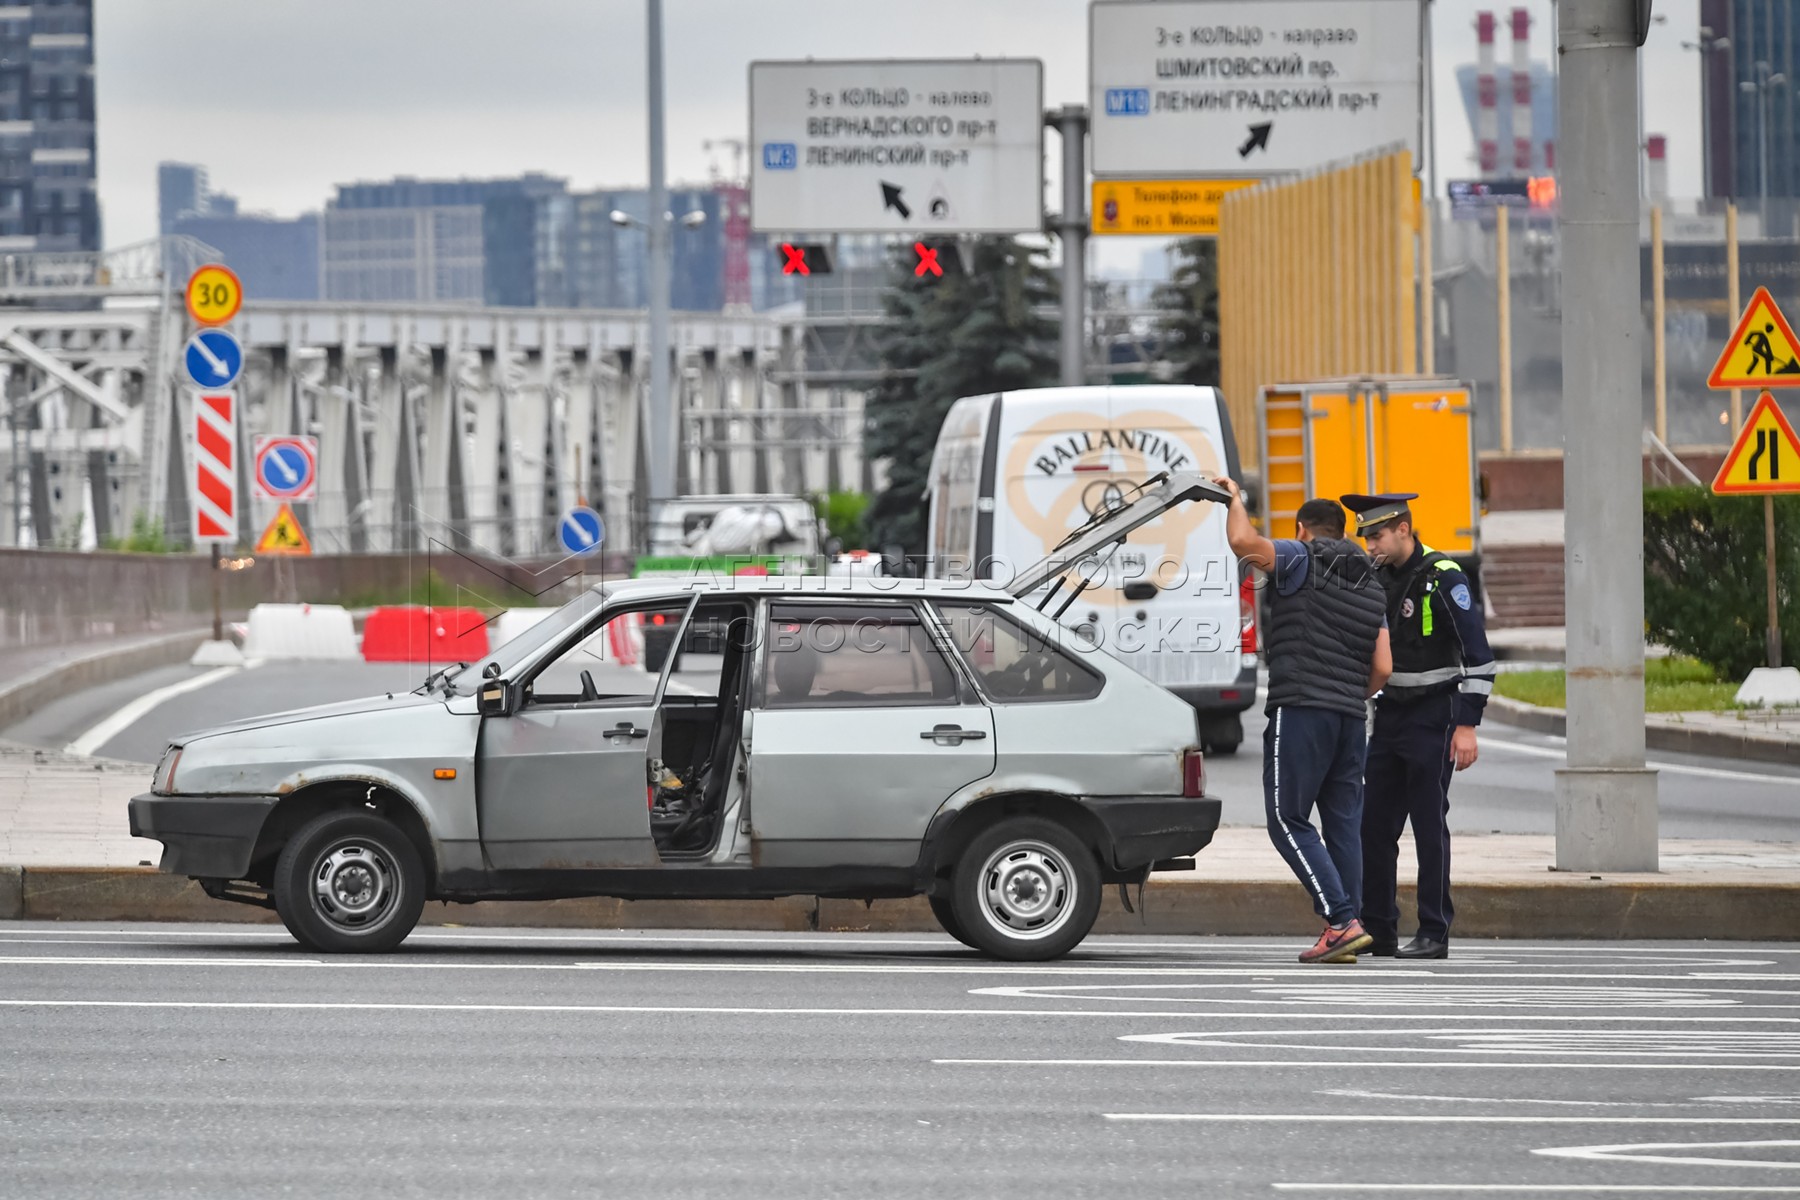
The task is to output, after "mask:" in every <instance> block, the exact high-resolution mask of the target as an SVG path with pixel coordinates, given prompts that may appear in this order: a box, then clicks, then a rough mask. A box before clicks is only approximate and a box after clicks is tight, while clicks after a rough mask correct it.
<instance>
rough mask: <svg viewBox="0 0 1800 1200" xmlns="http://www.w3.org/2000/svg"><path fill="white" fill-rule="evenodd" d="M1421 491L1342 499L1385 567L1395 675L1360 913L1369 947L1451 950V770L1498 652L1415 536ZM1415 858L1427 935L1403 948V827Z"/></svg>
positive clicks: (1365, 835) (1432, 952) (1461, 755)
mask: <svg viewBox="0 0 1800 1200" xmlns="http://www.w3.org/2000/svg"><path fill="white" fill-rule="evenodd" d="M1417 498H1418V496H1417V494H1416V493H1413V492H1394V493H1390V494H1386V495H1379V496H1365V495H1351V496H1345V497H1343V501H1344V506H1345V507H1346V508H1348V509H1350V511H1351V512H1354V513H1355V514H1356V532H1357V533H1358V534H1359V535H1360V536H1361V537H1362V539H1363V541H1364V542H1366V543H1367V544H1368V547H1369V553H1370V554H1371V555H1372V556H1373V557H1374V559H1375V561H1376V562H1377V563H1379V564H1380V572H1379V574H1380V576H1381V582H1382V585H1383V587H1384V588H1385V589H1386V591H1387V619H1388V630H1389V632H1390V636H1391V637H1392V638H1393V650H1394V673H1393V674H1392V675H1390V676H1389V677H1388V681H1387V686H1386V687H1385V688H1384V689H1383V690H1382V693H1381V695H1380V696H1379V697H1377V698H1376V700H1375V734H1374V737H1373V738H1371V739H1370V742H1369V765H1368V770H1367V773H1366V776H1365V779H1364V786H1365V788H1366V791H1367V796H1368V800H1367V803H1366V805H1365V806H1364V808H1363V830H1362V852H1363V864H1364V872H1363V892H1362V915H1363V919H1364V920H1365V921H1366V922H1367V923H1368V929H1369V935H1370V936H1371V937H1373V938H1374V939H1375V940H1374V944H1373V945H1372V946H1370V948H1369V952H1370V953H1371V954H1376V955H1390V954H1391V955H1393V956H1394V957H1396V958H1448V957H1450V922H1451V919H1452V918H1453V917H1454V915H1455V912H1454V909H1453V907H1452V905H1451V903H1450V776H1451V775H1452V774H1453V773H1454V772H1456V771H1461V770H1464V769H1466V768H1467V767H1469V766H1470V765H1471V764H1473V763H1474V761H1475V758H1476V754H1477V748H1476V744H1475V727H1476V726H1477V725H1479V724H1481V713H1482V710H1483V709H1484V708H1486V707H1487V698H1488V694H1489V693H1490V692H1492V691H1493V690H1494V655H1493V652H1492V651H1490V650H1489V649H1488V641H1487V629H1486V627H1485V622H1484V621H1483V619H1482V615H1481V608H1480V606H1479V605H1477V604H1476V603H1475V597H1474V593H1473V591H1472V590H1471V589H1470V587H1469V580H1468V577H1467V576H1465V575H1464V574H1463V571H1462V568H1461V567H1460V566H1458V565H1457V564H1456V563H1455V562H1453V561H1452V560H1451V559H1449V558H1447V557H1445V556H1444V555H1442V554H1440V553H1438V552H1437V551H1436V550H1433V549H1432V548H1431V547H1429V546H1427V545H1425V543H1424V542H1422V541H1420V540H1419V537H1418V535H1417V533H1416V532H1415V531H1414V529H1413V517H1412V510H1411V509H1410V508H1408V507H1407V504H1408V502H1409V501H1412V500H1416V499H1417ZM1408 819H1411V821H1412V830H1413V845H1414V846H1415V848H1416V849H1417V850H1418V855H1419V932H1418V936H1416V937H1414V938H1413V940H1412V941H1410V942H1408V943H1407V944H1406V945H1404V946H1402V945H1400V944H1399V942H1400V938H1399V924H1400V905H1399V900H1398V898H1397V896H1396V875H1397V871H1398V859H1399V853H1400V850H1399V847H1400V831H1401V829H1403V828H1404V827H1405V826H1406V822H1407V820H1408Z"/></svg>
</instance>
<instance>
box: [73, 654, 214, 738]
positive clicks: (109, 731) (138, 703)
mask: <svg viewBox="0 0 1800 1200" xmlns="http://www.w3.org/2000/svg"><path fill="white" fill-rule="evenodd" d="M243 669H244V668H242V667H220V668H218V669H217V670H213V671H208V672H207V673H206V674H204V675H196V676H194V677H193V678H192V679H184V680H182V681H181V682H180V683H171V684H170V685H169V686H168V687H160V688H157V689H156V690H155V691H153V692H145V693H144V694H143V695H142V696H139V697H138V698H137V699H135V700H133V701H131V702H130V703H128V704H126V705H125V706H124V707H123V708H120V709H118V710H117V711H116V712H114V713H112V715H110V716H108V717H107V718H106V719H105V720H103V721H101V722H100V723H99V724H98V725H96V726H94V727H93V728H92V729H90V730H88V731H87V732H86V733H84V734H82V735H81V736H80V737H78V738H76V739H75V740H74V741H72V742H70V743H69V744H68V746H67V747H66V750H67V752H68V753H70V754H84V755H85V754H92V753H94V751H96V750H98V749H100V747H102V746H104V745H105V744H106V743H108V742H110V741H112V740H113V739H114V738H115V737H117V736H119V735H120V734H121V733H124V732H125V731H126V730H127V729H129V728H131V726H133V725H135V724H137V723H138V722H139V721H140V720H142V719H143V718H144V716H145V715H146V714H148V713H149V712H150V711H151V710H152V709H154V708H156V707H157V706H159V705H161V704H163V703H165V702H166V701H169V700H173V699H174V698H175V697H176V696H180V695H182V694H184V693H186V692H197V691H199V690H200V689H201V688H203V687H206V686H208V685H209V684H214V683H217V682H219V680H221V679H224V678H225V677H226V676H227V675H235V674H237V673H238V672H239V671H241V670H243Z"/></svg>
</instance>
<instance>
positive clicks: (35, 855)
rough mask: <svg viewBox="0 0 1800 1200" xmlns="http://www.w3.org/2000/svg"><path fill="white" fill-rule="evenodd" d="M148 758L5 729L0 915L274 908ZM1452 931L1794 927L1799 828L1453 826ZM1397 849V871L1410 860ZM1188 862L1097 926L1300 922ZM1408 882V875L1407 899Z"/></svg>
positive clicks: (1290, 889) (436, 919)
mask: <svg viewBox="0 0 1800 1200" xmlns="http://www.w3.org/2000/svg"><path fill="white" fill-rule="evenodd" d="M151 770H152V768H151V766H150V765H148V764H144V763H122V762H116V761H103V760H98V759H90V758H80V757H77V756H73V755H67V754H58V753H55V752H52V751H42V750H33V749H31V748H29V747H22V746H16V745H10V744H6V743H0V917H18V916H26V917H31V918H35V919H52V920H54V919H67V920H169V921H267V920H269V919H271V917H272V914H270V913H268V912H266V911H264V910H261V909H256V908H250V907H246V906H244V905H236V904H229V903H225V902H221V901H215V900H211V899H208V898H207V897H206V896H204V895H203V894H202V893H201V892H200V890H199V888H198V887H197V886H196V885H194V884H192V883H190V882H189V881H187V880H185V879H179V878H175V877H173V876H168V875H163V874H161V873H160V872H157V871H155V870H153V869H150V864H154V863H155V862H156V861H157V860H158V858H159V856H160V854H161V846H160V844H159V843H156V842H152V841H147V840H144V839H139V838H133V837H131V836H130V835H129V833H127V825H126V804H127V802H128V801H129V799H130V798H131V797H132V796H133V795H135V794H137V793H139V792H142V791H144V790H145V789H146V788H147V787H148V786H149V782H150V773H151ZM1455 852H1456V868H1455V878H1456V885H1457V902H1458V903H1457V907H1458V926H1457V927H1458V931H1459V934H1461V935H1463V936H1470V937H1502V936H1510V937H1659V938H1676V937H1714V938H1716V937H1724V938H1753V937H1754V938H1769V937H1772V938H1791V937H1792V936H1793V935H1794V932H1795V930H1800V843H1791V842H1741V841H1712V840H1698V839H1679V840H1677V839H1670V840H1665V841H1664V842H1663V843H1662V857H1661V868H1662V869H1661V871H1660V872H1659V873H1656V874H1615V875H1607V876H1594V875H1587V874H1569V873H1563V872H1557V871H1554V870H1552V869H1551V868H1552V866H1553V864H1554V862H1555V857H1556V855H1555V841H1554V838H1552V837H1551V836H1549V835H1486V836H1476V835H1458V837H1457V838H1456V850H1455ZM1411 862H1412V855H1411V852H1410V850H1408V849H1406V848H1403V849H1402V851H1401V874H1402V875H1407V874H1409V873H1410V871H1411ZM1196 867H1197V869H1196V870H1194V871H1183V872H1168V873H1165V874H1161V875H1158V876H1157V877H1155V878H1154V879H1153V880H1152V881H1151V883H1150V885H1149V887H1148V889H1147V898H1146V900H1145V909H1146V911H1145V913H1143V914H1139V915H1133V914H1129V913H1127V912H1125V910H1124V909H1123V907H1122V905H1121V904H1120V903H1119V900H1118V898H1117V892H1116V890H1114V889H1109V890H1108V892H1107V896H1106V902H1105V905H1104V907H1103V909H1102V915H1101V923H1100V925H1099V926H1098V928H1099V929H1100V930H1101V931H1102V932H1157V933H1172V934H1233V933H1241V934H1265V933H1268V934H1283V935H1286V934H1299V933H1304V932H1306V931H1307V930H1309V929H1312V928H1313V927H1314V925H1315V921H1314V918H1313V916H1312V914H1311V912H1310V910H1309V909H1308V908H1307V904H1306V898H1305V895H1304V894H1303V892H1302V891H1301V889H1300V887H1299V885H1298V884H1297V883H1295V881H1294V879H1293V876H1292V875H1291V874H1290V873H1289V872H1288V869H1287V867H1286V865H1285V864H1284V863H1283V862H1282V860H1281V859H1280V857H1279V856H1278V855H1276V853H1275V851H1274V849H1273V848H1272V847H1271V846H1270V845H1269V838H1268V834H1267V833H1266V832H1265V831H1264V830H1263V829H1261V828H1260V827H1249V828H1246V827H1229V828H1226V829H1222V830H1220V831H1219V834H1218V836H1217V838H1216V839H1215V840H1214V842H1213V844H1212V845H1211V846H1209V847H1207V848H1206V849H1205V850H1204V851H1202V852H1201V853H1200V854H1199V855H1198V856H1197V858H1196ZM1410 891H1411V888H1410V885H1403V886H1402V901H1403V905H1404V903H1405V901H1406V898H1407V896H1408V895H1409V894H1410ZM424 919H425V921H426V922H427V923H447V924H462V925H495V926H507V925H513V926H555V927H574V928H583V927H586V928H615V927H617V928H638V927H674V928H739V929H762V928H776V929H896V930H934V929H936V924H935V923H934V921H933V919H932V917H931V913H930V910H929V908H928V907H927V906H926V904H925V902H924V901H923V900H922V899H918V898H915V899H912V900H895V901H879V902H877V903H876V904H874V905H873V906H866V905H864V904H862V903H861V902H860V901H848V900H817V899H814V898H813V897H810V896H804V897H793V898H790V899H788V900H777V901H764V900H755V901H744V902H731V901H723V902H711V903H701V902H689V901H639V902H626V901H618V900H605V899H593V900H558V901H542V902H521V903H499V904H496V903H484V904H475V905H440V904H432V905H429V906H427V909H426V913H425V918H424Z"/></svg>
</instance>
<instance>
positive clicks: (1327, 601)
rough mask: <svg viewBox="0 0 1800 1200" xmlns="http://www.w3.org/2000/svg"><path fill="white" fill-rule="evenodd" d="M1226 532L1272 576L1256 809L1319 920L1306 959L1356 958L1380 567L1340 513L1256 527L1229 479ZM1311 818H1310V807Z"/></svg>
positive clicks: (1326, 510) (1376, 683)
mask: <svg viewBox="0 0 1800 1200" xmlns="http://www.w3.org/2000/svg"><path fill="white" fill-rule="evenodd" d="M1219 483H1220V484H1221V485H1222V486H1223V487H1224V488H1225V489H1226V490H1227V491H1229V492H1230V493H1231V506H1230V508H1229V509H1228V510H1227V512H1226V520H1225V535H1226V538H1227V540H1229V541H1230V543H1231V549H1232V552H1233V553H1235V554H1236V555H1237V556H1238V557H1239V558H1240V559H1242V560H1243V561H1244V562H1246V563H1249V564H1250V565H1251V566H1254V567H1256V568H1258V569H1259V570H1262V571H1265V572H1267V573H1268V575H1269V577H1270V585H1271V586H1270V589H1269V630H1268V639H1267V641H1266V643H1265V646H1266V648H1267V651H1268V658H1269V703H1268V710H1267V711H1268V717H1269V723H1268V726H1267V727H1266V728H1265V729H1264V731H1263V810H1264V814H1265V816H1266V817H1267V820H1268V827H1269V839H1270V840H1271V841H1272V842H1273V843H1274V844H1275V849H1276V851H1277V852H1278V853H1279V854H1280V855H1281V857H1282V858H1284V859H1286V860H1287V864H1288V867H1289V868H1290V869H1291V870H1292V871H1293V872H1294V875H1295V877H1296V878H1298V879H1299V880H1300V883H1301V885H1302V886H1303V887H1305V888H1306V892H1307V896H1308V898H1309V899H1310V900H1311V901H1312V906H1313V911H1314V912H1316V913H1318V914H1319V916H1320V918H1321V919H1322V920H1323V921H1324V923H1325V928H1324V929H1323V931H1321V932H1320V934H1319V940H1318V941H1317V942H1315V943H1314V944H1313V945H1312V947H1311V948H1310V949H1308V950H1306V951H1304V952H1302V953H1301V955H1300V961H1301V962H1305V963H1315V962H1318V963H1326V962H1329V963H1341V962H1355V961H1356V952H1357V951H1358V950H1361V949H1362V948H1363V947H1365V946H1367V945H1368V944H1369V935H1368V934H1367V933H1366V932H1365V931H1364V930H1363V927H1362V924H1361V923H1360V922H1359V921H1358V920H1357V919H1356V910H1357V905H1358V903H1359V901H1360V900H1361V898H1362V894H1363V885H1362V804H1363V787H1362V769H1363V754H1364V751H1365V750H1366V749H1367V743H1366V742H1365V740H1364V735H1365V724H1364V722H1365V720H1366V710H1365V708H1364V705H1365V702H1366V699H1367V697H1368V696H1369V695H1371V694H1372V693H1373V692H1374V691H1375V689H1376V688H1379V687H1380V686H1381V683H1382V680H1384V679H1386V678H1387V675H1388V669H1389V666H1390V663H1389V657H1388V634H1387V630H1386V629H1385V628H1383V627H1382V620H1383V617H1382V614H1383V612H1384V611H1385V604H1384V601H1383V597H1382V590H1381V584H1380V583H1379V582H1378V581H1377V580H1376V577H1375V564H1374V563H1372V562H1370V561H1369V557H1368V555H1366V554H1364V553H1363V552H1362V549H1361V548H1360V547H1358V546H1357V544H1356V543H1355V542H1352V541H1350V540H1348V539H1347V538H1345V537H1344V510H1343V509H1342V508H1340V507H1338V505H1337V504H1336V503H1335V502H1333V501H1331V500H1323V499H1319V500H1308V501H1307V502H1306V503H1305V504H1302V505H1301V506H1300V511H1299V513H1298V514H1297V515H1296V518H1295V527H1296V530H1297V532H1298V533H1299V535H1300V536H1299V537H1298V538H1292V539H1290V538H1281V539H1278V540H1271V539H1269V538H1266V537H1264V536H1263V535H1262V534H1260V533H1258V532H1257V531H1256V529H1255V527H1254V526H1252V525H1251V524H1250V514H1249V513H1248V512H1246V511H1245V510H1244V498H1243V494H1242V492H1241V490H1240V489H1239V488H1238V485H1237V484H1236V483H1233V482H1232V481H1231V480H1229V479H1220V480H1219ZM1315 809H1316V810H1317V812H1318V814H1319V815H1318V824H1317V825H1316V826H1315V825H1314V824H1313V812H1314V811H1315Z"/></svg>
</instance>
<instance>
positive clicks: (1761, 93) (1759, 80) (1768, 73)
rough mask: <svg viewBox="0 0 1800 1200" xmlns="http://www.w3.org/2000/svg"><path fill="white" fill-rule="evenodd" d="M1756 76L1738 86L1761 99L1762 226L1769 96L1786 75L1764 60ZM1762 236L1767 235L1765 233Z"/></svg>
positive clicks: (1758, 122)
mask: <svg viewBox="0 0 1800 1200" xmlns="http://www.w3.org/2000/svg"><path fill="white" fill-rule="evenodd" d="M1755 71H1756V78H1755V79H1753V80H1752V79H1746V80H1744V81H1743V82H1742V83H1739V84H1738V88H1739V89H1740V90H1741V91H1742V92H1743V93H1744V94H1745V95H1747V96H1755V97H1757V99H1758V100H1760V101H1761V103H1760V105H1759V106H1758V112H1757V120H1756V127H1757V132H1758V134H1759V136H1758V138H1757V159H1756V177H1757V184H1758V186H1759V189H1760V191H1761V193H1762V219H1763V228H1764V229H1765V230H1766V229H1767V228H1768V227H1769V97H1770V95H1771V94H1772V93H1773V92H1774V91H1775V89H1776V88H1778V87H1786V86H1787V76H1786V75H1783V74H1782V73H1781V72H1780V71H1777V70H1774V69H1773V68H1772V67H1770V66H1769V64H1768V63H1766V62H1761V61H1759V62H1757V63H1756V64H1755ZM1764 236H1767V235H1766V234H1765V235H1764Z"/></svg>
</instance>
